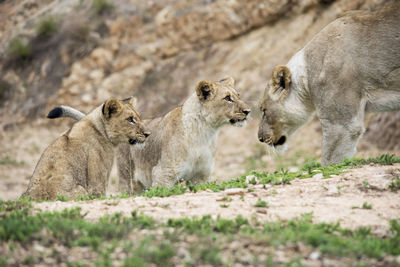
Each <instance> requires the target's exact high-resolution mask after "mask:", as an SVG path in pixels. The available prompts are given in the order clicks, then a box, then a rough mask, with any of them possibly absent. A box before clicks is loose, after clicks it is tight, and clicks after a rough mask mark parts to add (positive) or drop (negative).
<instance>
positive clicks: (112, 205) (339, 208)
mask: <svg viewBox="0 0 400 267" xmlns="http://www.w3.org/2000/svg"><path fill="white" fill-rule="evenodd" d="M399 168H400V164H396V165H394V166H380V165H370V166H365V167H363V168H359V169H353V170H350V171H349V172H347V173H344V174H341V175H335V176H332V177H331V178H328V179H324V178H322V177H320V175H315V176H314V177H312V178H309V179H296V180H294V181H293V182H292V183H291V184H289V185H275V186H272V185H269V184H268V185H265V186H263V185H262V184H256V185H251V184H249V187H248V188H247V189H241V188H233V189H227V190H225V191H222V192H212V191H211V190H206V191H202V192H197V193H185V194H183V195H176V196H171V197H166V198H158V197H154V198H145V197H135V198H128V199H110V200H91V201H82V202H73V201H72V202H61V201H55V202H42V203H36V204H35V208H37V209H38V210H41V211H56V210H57V211H61V210H63V209H65V208H73V207H77V206H79V207H81V208H82V211H83V213H87V215H86V218H87V219H88V220H91V221H96V220H97V219H99V218H100V217H102V216H104V215H106V214H113V213H115V212H120V213H122V215H124V216H131V212H132V211H134V210H137V211H138V212H139V213H143V214H145V215H148V216H151V217H154V218H155V219H157V220H159V221H166V220H167V219H168V218H180V217H196V216H197V217H201V216H203V215H208V214H210V215H212V216H213V217H214V218H216V217H222V218H230V219H232V218H235V217H237V216H239V215H241V216H243V217H245V218H251V219H254V220H259V221H261V222H263V221H276V220H288V219H291V218H294V217H297V216H300V215H301V214H304V213H312V214H313V220H314V222H339V223H340V224H341V226H343V227H346V228H350V229H355V228H358V227H360V226H369V227H371V229H372V231H373V232H374V233H376V234H378V235H381V236H385V235H387V234H388V229H389V225H388V221H389V220H390V219H395V218H399V217H400V194H398V193H395V192H390V191H389V190H388V185H389V183H390V182H391V180H392V178H393V177H394V176H395V175H399V174H400V171H399ZM321 176H322V175H321ZM249 189H250V190H249ZM260 199H261V200H263V201H266V202H267V206H266V207H255V204H256V202H257V201H259V200H260ZM364 203H367V204H368V205H370V208H368V207H367V208H365V207H364V208H363V205H364Z"/></svg>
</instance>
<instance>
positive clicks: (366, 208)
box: [362, 202, 372, 210]
mask: <svg viewBox="0 0 400 267" xmlns="http://www.w3.org/2000/svg"><path fill="white" fill-rule="evenodd" d="M362 208H363V209H365V210H370V209H372V205H371V204H369V203H367V202H364V203H363V205H362Z"/></svg>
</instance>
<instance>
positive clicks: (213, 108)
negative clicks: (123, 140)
mask: <svg viewBox="0 0 400 267" xmlns="http://www.w3.org/2000/svg"><path fill="white" fill-rule="evenodd" d="M233 83H234V81H233V79H232V78H227V79H224V80H221V81H219V82H210V81H201V82H199V83H198V85H197V86H196V90H195V93H194V94H193V95H191V96H190V97H189V98H188V99H187V100H186V102H185V103H184V105H183V106H182V107H178V108H175V109H173V110H172V111H171V112H169V113H168V114H167V115H165V117H163V118H158V119H154V120H151V121H148V122H146V126H147V127H149V128H150V130H151V131H152V135H151V136H150V137H149V139H148V141H146V143H145V144H144V146H142V147H128V146H126V145H122V146H120V148H119V152H118V153H117V154H118V170H119V177H120V190H121V191H122V192H129V193H139V192H141V191H143V190H144V189H147V188H150V187H153V186H166V187H171V186H173V185H174V184H175V183H177V182H178V181H180V180H186V181H189V182H193V183H198V182H204V181H206V180H207V179H208V178H209V176H210V175H211V172H212V170H213V166H214V158H215V152H216V146H217V138H218V132H219V129H220V128H221V127H222V126H223V125H226V124H230V123H231V124H234V125H238V124H244V123H245V121H246V117H247V114H248V113H249V112H250V109H249V107H248V106H247V105H246V104H245V103H244V102H243V101H241V100H240V98H239V95H238V93H237V92H236V90H235V89H234V88H233V87H232V86H233ZM228 96H229V97H230V99H231V100H232V102H230V101H229V98H228Z"/></svg>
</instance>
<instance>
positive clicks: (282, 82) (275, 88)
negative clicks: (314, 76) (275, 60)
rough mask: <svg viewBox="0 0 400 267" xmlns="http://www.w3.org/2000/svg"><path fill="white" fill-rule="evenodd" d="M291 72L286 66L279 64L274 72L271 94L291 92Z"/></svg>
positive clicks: (283, 94) (281, 94)
mask: <svg viewBox="0 0 400 267" xmlns="http://www.w3.org/2000/svg"><path fill="white" fill-rule="evenodd" d="M290 82H291V73H290V70H289V68H288V67H286V66H277V67H276V68H275V69H274V72H273V73H272V86H271V94H277V93H278V94H279V97H282V96H286V95H287V94H288V93H289V89H290Z"/></svg>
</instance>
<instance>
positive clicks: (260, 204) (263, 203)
mask: <svg viewBox="0 0 400 267" xmlns="http://www.w3.org/2000/svg"><path fill="white" fill-rule="evenodd" d="M254 207H258V208H267V207H268V203H267V202H266V201H264V200H262V199H261V198H259V199H258V201H257V203H256V204H255V205H254Z"/></svg>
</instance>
